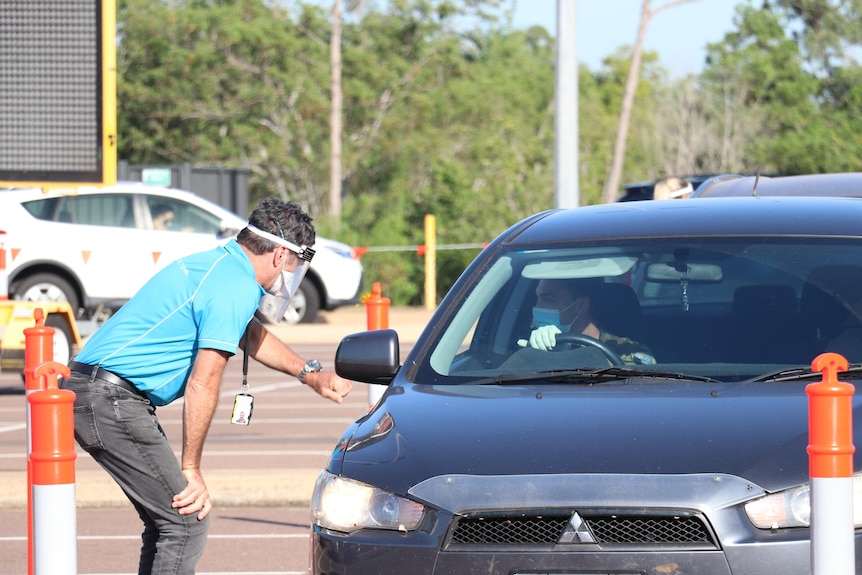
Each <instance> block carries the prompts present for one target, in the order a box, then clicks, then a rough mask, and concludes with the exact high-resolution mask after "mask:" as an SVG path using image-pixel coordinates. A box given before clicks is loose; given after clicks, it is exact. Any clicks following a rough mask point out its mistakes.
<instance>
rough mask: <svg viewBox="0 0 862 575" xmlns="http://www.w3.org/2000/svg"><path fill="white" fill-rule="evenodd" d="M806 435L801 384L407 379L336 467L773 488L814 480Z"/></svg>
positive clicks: (375, 478) (382, 479)
mask: <svg viewBox="0 0 862 575" xmlns="http://www.w3.org/2000/svg"><path fill="white" fill-rule="evenodd" d="M854 401H855V403H854V411H859V409H860V403H859V400H858V399H855V398H854ZM860 416H862V414H860V413H856V414H855V415H854V417H856V418H858V417H860ZM860 439H862V437H856V438H854V442H855V443H856V444H858V443H859V441H860ZM807 444H808V400H807V396H806V394H805V383H801V382H793V383H787V382H785V383H736V384H725V383H679V382H675V383H642V384H638V383H628V384H619V383H602V384H597V385H585V384H574V385H572V384H554V385H548V384H545V385H529V386H511V385H510V386H497V385H488V386H473V385H461V386H451V385H449V386H433V385H413V384H404V385H394V386H393V387H391V388H390V389H389V390H388V391H387V393H386V394H385V396H384V398H383V400H382V401H381V402H380V403H379V404H378V405H377V407H376V408H375V409H374V410H373V411H371V412H370V413H369V414H367V416H366V417H364V418H363V419H362V420H360V421H359V422H357V423H356V424H355V425H354V426H352V427H351V428H350V429H349V430H348V431H347V433H346V434H345V436H344V437H343V438H342V440H341V441H340V442H339V445H338V446H337V448H336V450H335V452H334V454H333V456H332V460H331V461H330V465H329V469H330V471H333V472H334V473H341V474H343V475H345V476H347V477H351V478H353V479H356V480H359V481H363V482H366V483H369V484H372V485H376V486H379V487H382V488H385V489H389V490H391V491H393V492H395V493H400V494H405V493H407V491H408V490H409V489H410V488H411V487H412V486H413V485H415V484H417V483H419V482H421V481H423V480H425V479H428V478H431V477H435V476H439V475H444V474H470V475H512V474H515V475H520V474H574V473H593V474H691V473H723V474H730V475H735V476H738V477H740V478H743V479H745V480H746V481H750V482H753V483H755V484H757V485H759V486H760V487H762V488H763V489H765V490H767V491H776V490H779V489H783V488H786V487H789V486H792V485H797V484H800V483H804V482H806V481H808V455H807V453H806V447H807Z"/></svg>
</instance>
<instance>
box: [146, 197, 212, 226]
mask: <svg viewBox="0 0 862 575" xmlns="http://www.w3.org/2000/svg"><path fill="white" fill-rule="evenodd" d="M146 198H147V207H148V208H149V210H150V217H151V218H152V220H153V229H155V230H168V231H177V232H180V231H182V232H195V233H199V234H212V235H218V234H219V232H220V231H221V221H220V220H219V219H218V218H217V217H216V216H214V215H213V214H211V213H209V212H207V211H205V210H202V209H201V208H199V207H197V206H194V205H192V204H188V203H186V202H183V201H180V200H176V199H174V198H166V197H164V196H146Z"/></svg>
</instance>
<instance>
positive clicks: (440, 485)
mask: <svg viewBox="0 0 862 575" xmlns="http://www.w3.org/2000/svg"><path fill="white" fill-rule="evenodd" d="M763 493H764V491H763V490H762V489H760V488H759V487H758V486H756V485H753V484H751V483H749V482H746V481H744V480H742V479H739V478H736V477H732V476H727V475H721V474H698V475H684V476H682V475H680V476H621V475H612V476H607V475H572V476H500V477H478V476H443V477H436V478H432V479H429V480H428V481H425V482H423V483H421V484H419V485H417V486H415V487H414V488H413V489H411V490H410V495H411V497H412V498H413V499H415V500H418V501H422V502H424V503H425V504H426V505H427V506H428V508H429V513H428V514H427V516H426V519H425V521H424V522H423V524H422V525H421V526H420V528H419V529H418V530H416V531H414V532H408V533H403V532H394V531H379V530H378V531H375V530H368V529H366V530H361V531H357V532H356V533H353V534H344V533H336V532H331V531H327V530H325V529H321V528H319V527H316V526H315V527H313V529H312V537H311V558H312V573H313V574H314V575H325V574H326V575H329V574H335V573H338V574H342V575H343V574H348V575H366V574H367V575H371V574H375V575H384V574H389V573H391V574H393V575H394V574H396V573H397V574H403V573H411V575H414V574H415V575H423V574H427V575H441V574H455V573H483V574H489V575H538V574H548V573H554V574H556V575H569V574H572V575H574V574H577V575H604V574H610V573H613V574H615V575H634V574H639V575H652V574H656V573H658V574H662V573H664V574H669V575H676V574H679V575H682V574H684V573H709V574H711V575H725V574H726V575H770V574H775V575H779V574H780V575H808V574H809V573H810V568H811V566H810V547H811V543H810V541H809V530H808V529H778V530H760V529H756V528H755V527H753V526H752V525H751V523H750V522H749V521H748V520H747V518H746V516H745V513H744V511H743V509H742V505H743V504H744V503H745V502H746V501H748V500H750V499H752V498H755V497H759V496H760V495H762V494H763ZM560 517H561V518H562V522H560V521H556V522H554V521H551V519H552V518H560ZM576 518H584V519H585V521H584V525H587V526H588V527H583V525H582V524H581V523H579V522H578V521H577V520H576ZM596 518H606V519H608V521H605V520H604V519H601V521H602V522H603V523H602V524H603V525H606V524H613V525H614V527H613V528H612V532H613V533H612V534H610V535H608V534H607V533H605V532H604V531H601V532H600V531H599V530H598V522H599V521H600V520H599V519H596ZM630 518H634V521H631V522H629V521H628V519H630ZM642 519H643V520H642ZM617 520H620V521H619V522H618V523H619V525H618V526H619V529H617V527H618V526H617ZM680 521H683V522H687V523H689V524H700V525H702V529H701V531H702V532H700V533H694V534H692V532H691V531H690V530H688V529H687V528H685V529H683V528H680V529H676V525H677V524H678V522H680ZM466 522H469V523H472V524H473V525H478V526H479V527H478V529H477V530H472V531H471V532H470V535H469V536H468V537H467V538H464V537H461V536H458V535H456V533H458V532H460V531H461V528H460V527H459V525H462V524H464V523H466ZM521 524H523V525H529V527H527V528H526V530H527V531H529V533H526V534H525V528H522V526H521ZM632 525H636V526H638V527H631V526H632ZM643 525H646V526H647V527H641V526H643ZM667 525H671V526H672V527H671V529H670V530H667V529H665V527H664V526H667ZM471 529H472V528H471ZM603 529H604V528H603ZM592 537H595V538H594V539H593V538H592ZM855 553H856V571H857V572H862V562H860V558H862V534H860V533H859V532H858V531H857V533H856V536H855Z"/></svg>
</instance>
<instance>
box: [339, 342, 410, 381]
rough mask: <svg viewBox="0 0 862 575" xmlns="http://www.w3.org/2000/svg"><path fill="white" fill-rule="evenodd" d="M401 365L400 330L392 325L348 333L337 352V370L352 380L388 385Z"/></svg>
mask: <svg viewBox="0 0 862 575" xmlns="http://www.w3.org/2000/svg"><path fill="white" fill-rule="evenodd" d="M400 367H401V357H400V347H399V344H398V333H397V332H396V331H395V330H392V329H377V330H371V331H363V332H359V333H354V334H352V335H348V336H346V337H345V338H344V339H342V340H341V343H340V344H339V345H338V349H337V350H336V352H335V373H337V374H338V375H340V376H341V377H343V378H345V379H350V380H352V381H360V382H363V383H375V384H383V385H388V384H389V383H391V382H392V378H394V377H395V374H396V373H398V369H399V368H400Z"/></svg>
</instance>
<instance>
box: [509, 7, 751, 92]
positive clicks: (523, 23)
mask: <svg viewBox="0 0 862 575" xmlns="http://www.w3.org/2000/svg"><path fill="white" fill-rule="evenodd" d="M515 1H516V2H517V4H516V10H515V16H514V24H515V26H517V27H518V28H521V27H527V26H531V25H535V24H538V25H541V26H544V27H545V28H547V29H548V30H549V31H550V32H551V33H552V34H554V35H556V30H557V2H558V1H560V2H571V1H573V0H515ZM576 1H577V4H576V7H575V14H576V16H575V17H576V20H577V26H576V27H577V30H576V39H577V56H578V61H579V62H581V63H582V64H586V65H587V66H589V68H590V69H591V70H597V69H598V68H599V67H600V66H601V62H602V59H603V58H605V57H606V56H609V55H610V54H612V53H614V52H615V51H616V50H617V48H619V47H620V46H623V45H629V46H631V45H633V44H634V42H635V39H636V37H637V30H638V24H639V22H640V11H641V4H642V0H576ZM668 1H669V0H652V1H651V4H650V7H651V8H652V9H653V10H654V9H655V8H656V7H659V6H662V5H664V4H666V3H667V2H668ZM741 3H745V2H744V1H741V0H695V1H693V2H689V3H686V4H681V5H679V6H673V7H671V8H668V9H667V10H663V11H661V12H660V13H658V14H657V15H655V16H654V17H653V18H652V20H650V24H649V27H648V28H647V32H646V39H645V42H644V45H645V47H646V49H647V50H653V51H655V52H658V55H659V60H660V62H661V65H662V66H664V67H665V68H666V69H668V70H669V71H670V72H671V74H672V75H674V76H684V75H686V74H695V73H699V72H700V71H701V70H702V69H703V61H704V58H705V56H706V45H707V44H708V43H710V42H718V41H720V40H722V39H723V38H724V34H725V33H726V32H728V31H730V30H732V29H733V15H734V13H735V6H737V5H738V4H741Z"/></svg>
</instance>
